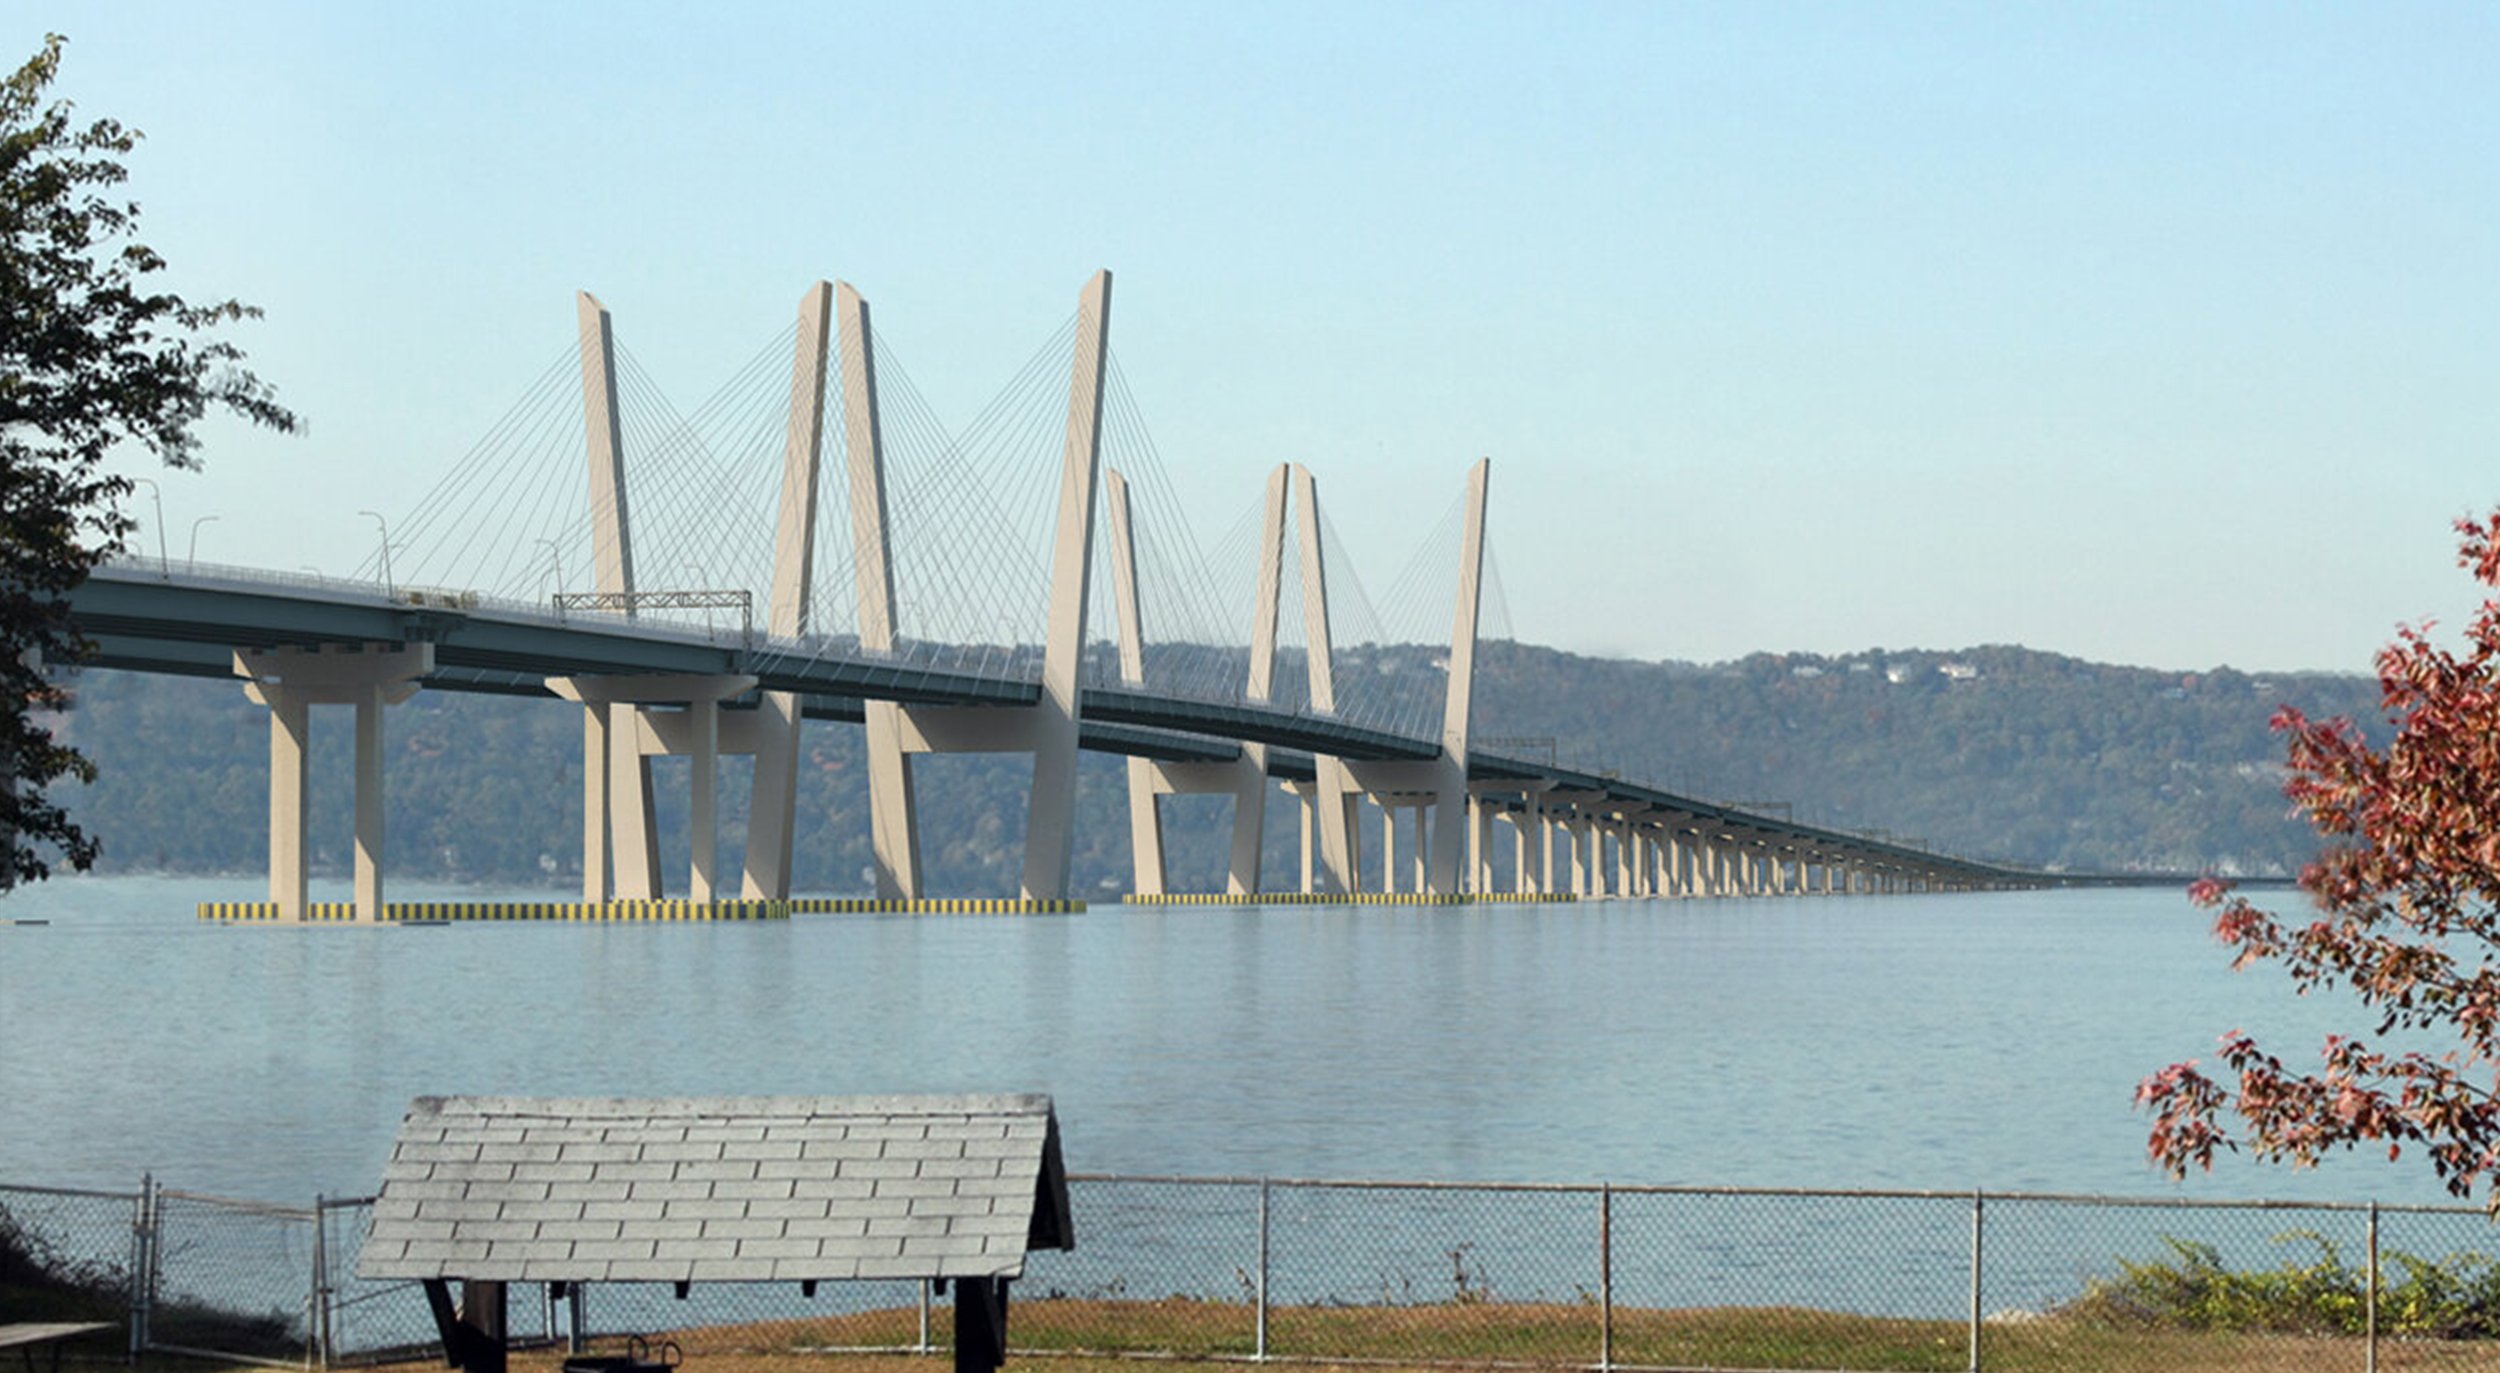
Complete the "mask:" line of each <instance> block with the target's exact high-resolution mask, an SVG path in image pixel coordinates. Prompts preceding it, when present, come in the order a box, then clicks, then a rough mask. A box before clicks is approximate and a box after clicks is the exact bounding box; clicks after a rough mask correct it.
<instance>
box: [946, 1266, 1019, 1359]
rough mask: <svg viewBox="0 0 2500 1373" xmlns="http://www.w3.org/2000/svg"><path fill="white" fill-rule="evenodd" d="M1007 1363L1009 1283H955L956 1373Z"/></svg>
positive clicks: (973, 1280) (978, 1280) (984, 1280)
mask: <svg viewBox="0 0 2500 1373" xmlns="http://www.w3.org/2000/svg"><path fill="white" fill-rule="evenodd" d="M1005 1362H1007V1279H1005V1278H957V1279H955V1373H994V1370H996V1369H997V1367H998V1366H999V1365H1000V1364H1003V1363H1005Z"/></svg>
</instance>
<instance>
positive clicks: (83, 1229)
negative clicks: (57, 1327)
mask: <svg viewBox="0 0 2500 1373" xmlns="http://www.w3.org/2000/svg"><path fill="white" fill-rule="evenodd" d="M142 1216H143V1210H142V1195H141V1193H138V1192H87V1191H75V1190H70V1189H66V1188H57V1187H18V1186H6V1185H0V1324H8V1323H14V1322H19V1321H33V1322H47V1323H48V1322H55V1321H75V1322H82V1323H83V1322H92V1321H104V1322H108V1323H110V1324H111V1326H112V1329H110V1330H108V1331H101V1332H97V1333H96V1334H93V1335H87V1336H82V1337H80V1338H79V1339H78V1340H77V1341H76V1342H75V1343H74V1344H73V1346H72V1348H74V1349H75V1350H77V1351H79V1352H82V1353H100V1352H111V1353H119V1354H127V1353H128V1351H129V1350H131V1349H132V1348H133V1347H135V1341H136V1339H137V1329H138V1327H137V1325H136V1316H135V1313H136V1312H137V1311H139V1310H140V1309H141V1308H142V1305H143V1302H144V1296H143V1293H142V1290H141V1287H140V1282H139V1275H140V1271H141V1264H142V1256H143V1253H144V1246H143V1245H142V1244H141V1241H140V1234H141V1224H142Z"/></svg>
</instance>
